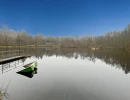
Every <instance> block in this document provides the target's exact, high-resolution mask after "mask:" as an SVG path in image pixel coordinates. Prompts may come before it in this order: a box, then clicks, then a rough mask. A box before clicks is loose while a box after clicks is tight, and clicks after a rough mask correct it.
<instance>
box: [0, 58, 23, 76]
mask: <svg viewBox="0 0 130 100" xmlns="http://www.w3.org/2000/svg"><path fill="white" fill-rule="evenodd" d="M25 60H26V59H19V60H15V61H11V62H8V63H3V64H0V74H4V73H6V72H8V71H11V70H13V69H15V68H17V67H20V66H23V65H24V61H25Z"/></svg>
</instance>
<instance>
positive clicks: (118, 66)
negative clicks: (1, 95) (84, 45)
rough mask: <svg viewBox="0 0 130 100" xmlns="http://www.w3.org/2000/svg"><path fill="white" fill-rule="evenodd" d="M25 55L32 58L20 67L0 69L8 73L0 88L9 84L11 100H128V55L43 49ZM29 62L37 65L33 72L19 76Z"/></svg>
mask: <svg viewBox="0 0 130 100" xmlns="http://www.w3.org/2000/svg"><path fill="white" fill-rule="evenodd" d="M25 53H26V54H28V55H29V54H30V55H31V56H32V57H31V58H27V59H26V60H24V63H23V65H22V66H21V67H17V66H19V65H16V66H15V67H16V68H14V69H13V70H10V68H11V67H6V66H7V65H9V64H7V65H6V66H5V65H3V66H5V67H1V68H5V69H6V70H7V69H8V70H10V71H8V73H5V74H1V75H0V86H2V83H3V82H4V83H5V84H7V83H8V81H9V80H11V84H10V88H11V90H12V91H11V93H10V96H11V98H12V100H130V95H129V93H130V74H129V72H130V68H129V66H130V62H129V59H130V54H129V53H128V52H123V51H122V50H111V49H102V50H99V51H91V50H87V49H48V48H47V49H25ZM32 61H37V62H38V66H37V69H35V70H34V71H30V72H28V73H19V71H21V70H23V66H24V65H25V64H28V63H30V62H32ZM12 64H13V65H15V62H13V63H12ZM10 65H11V64H10ZM1 66H2V65H1ZM37 70H38V73H37ZM3 72H4V71H3ZM16 72H18V74H17V73H16ZM19 74H20V75H19ZM35 74H37V75H35ZM126 74H127V75H126ZM34 75H35V76H34ZM23 76H26V77H29V78H30V79H29V78H26V77H23ZM33 76H34V77H33ZM32 77H33V78H32Z"/></svg>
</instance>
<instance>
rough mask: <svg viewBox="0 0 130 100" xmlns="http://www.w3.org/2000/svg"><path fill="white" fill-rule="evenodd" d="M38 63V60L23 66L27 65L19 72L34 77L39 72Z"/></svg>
mask: <svg viewBox="0 0 130 100" xmlns="http://www.w3.org/2000/svg"><path fill="white" fill-rule="evenodd" d="M37 65H38V63H37V62H36V61H35V62H32V63H29V64H27V65H25V66H23V67H25V69H23V70H21V71H19V72H17V73H18V74H21V75H24V76H27V77H29V78H32V77H33V75H34V74H37V68H36V67H37Z"/></svg>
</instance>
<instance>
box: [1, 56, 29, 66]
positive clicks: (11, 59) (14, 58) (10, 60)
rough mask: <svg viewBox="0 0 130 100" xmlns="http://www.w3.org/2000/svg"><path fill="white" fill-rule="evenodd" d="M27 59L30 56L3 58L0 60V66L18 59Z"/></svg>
mask: <svg viewBox="0 0 130 100" xmlns="http://www.w3.org/2000/svg"><path fill="white" fill-rule="evenodd" d="M27 57H30V56H15V57H10V58H5V59H2V60H1V61H0V64H5V63H9V62H12V61H16V60H19V59H24V58H27Z"/></svg>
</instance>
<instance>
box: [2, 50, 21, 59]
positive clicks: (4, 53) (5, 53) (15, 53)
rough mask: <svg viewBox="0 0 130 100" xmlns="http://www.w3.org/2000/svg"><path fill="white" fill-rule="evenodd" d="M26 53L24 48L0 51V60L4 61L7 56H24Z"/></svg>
mask: <svg viewBox="0 0 130 100" xmlns="http://www.w3.org/2000/svg"><path fill="white" fill-rule="evenodd" d="M22 55H24V50H11V51H1V52H0V61H3V59H5V58H10V57H15V56H22Z"/></svg>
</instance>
